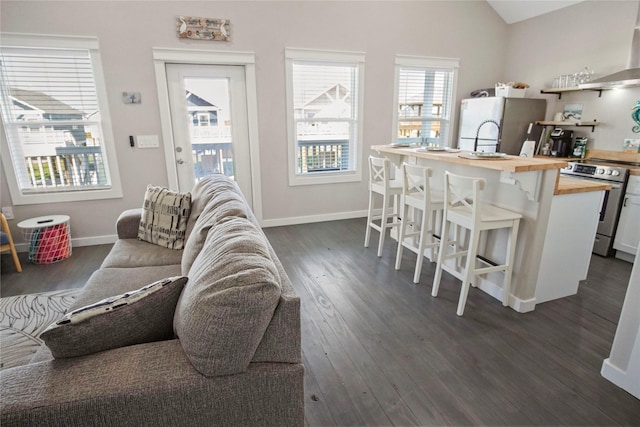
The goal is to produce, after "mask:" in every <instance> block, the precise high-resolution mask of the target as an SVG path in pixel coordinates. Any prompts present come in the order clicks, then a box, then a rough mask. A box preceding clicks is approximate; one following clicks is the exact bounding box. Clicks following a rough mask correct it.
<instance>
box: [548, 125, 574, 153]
mask: <svg viewBox="0 0 640 427" xmlns="http://www.w3.org/2000/svg"><path fill="white" fill-rule="evenodd" d="M550 140H551V157H569V156H570V155H571V149H572V147H573V131H572V130H564V129H561V128H555V129H554V130H553V131H552V132H551V138H550Z"/></svg>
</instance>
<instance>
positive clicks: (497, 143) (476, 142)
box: [473, 120, 500, 152]
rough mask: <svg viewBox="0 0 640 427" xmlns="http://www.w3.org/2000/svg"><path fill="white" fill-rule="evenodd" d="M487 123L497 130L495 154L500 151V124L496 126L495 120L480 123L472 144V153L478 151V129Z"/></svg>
mask: <svg viewBox="0 0 640 427" xmlns="http://www.w3.org/2000/svg"><path fill="white" fill-rule="evenodd" d="M487 123H493V124H494V125H496V127H497V128H498V139H497V140H496V152H497V151H498V150H499V149H500V124H498V122H496V121H495V120H485V121H484V122H482V123H480V125H479V126H478V129H477V130H476V140H475V142H474V143H473V151H478V135H480V129H481V128H482V126H484V125H486V124H487Z"/></svg>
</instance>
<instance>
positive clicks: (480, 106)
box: [458, 97, 547, 155]
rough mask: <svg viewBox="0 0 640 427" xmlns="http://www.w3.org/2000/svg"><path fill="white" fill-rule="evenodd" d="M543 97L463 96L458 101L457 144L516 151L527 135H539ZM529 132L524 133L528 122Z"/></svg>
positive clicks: (475, 148)
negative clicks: (458, 124) (537, 122)
mask: <svg viewBox="0 0 640 427" xmlns="http://www.w3.org/2000/svg"><path fill="white" fill-rule="evenodd" d="M546 109H547V100H546V99H536V98H504V97H485V98H470V99H463V100H462V102H461V105H460V127H459V129H458V148H460V149H462V150H469V151H485V152H487V153H493V152H496V151H498V152H501V153H507V154H514V155H519V154H520V149H521V148H522V143H523V142H524V141H526V140H527V139H529V140H533V141H536V143H537V142H538V140H539V139H540V134H541V133H542V126H537V125H536V124H535V122H536V121H538V120H544V116H545V112H546ZM530 123H533V126H531V135H529V136H527V131H528V129H529V124H530Z"/></svg>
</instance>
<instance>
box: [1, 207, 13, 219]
mask: <svg viewBox="0 0 640 427" xmlns="http://www.w3.org/2000/svg"><path fill="white" fill-rule="evenodd" d="M2 214H3V215H4V216H5V218H7V219H14V218H15V217H14V216H13V208H11V207H8V206H7V207H3V208H2Z"/></svg>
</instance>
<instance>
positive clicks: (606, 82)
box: [578, 68, 640, 89]
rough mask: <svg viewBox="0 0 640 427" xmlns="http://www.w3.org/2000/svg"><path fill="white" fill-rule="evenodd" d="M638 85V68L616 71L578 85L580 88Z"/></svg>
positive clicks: (615, 87) (639, 70)
mask: <svg viewBox="0 0 640 427" xmlns="http://www.w3.org/2000/svg"><path fill="white" fill-rule="evenodd" d="M638 86H640V68H629V69H628V70H622V71H618V72H617V73H613V74H609V75H608V76H604V77H600V78H599V79H595V80H592V81H590V82H589V83H581V84H579V85H578V87H579V88H580V89H617V88H628V87H638Z"/></svg>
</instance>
